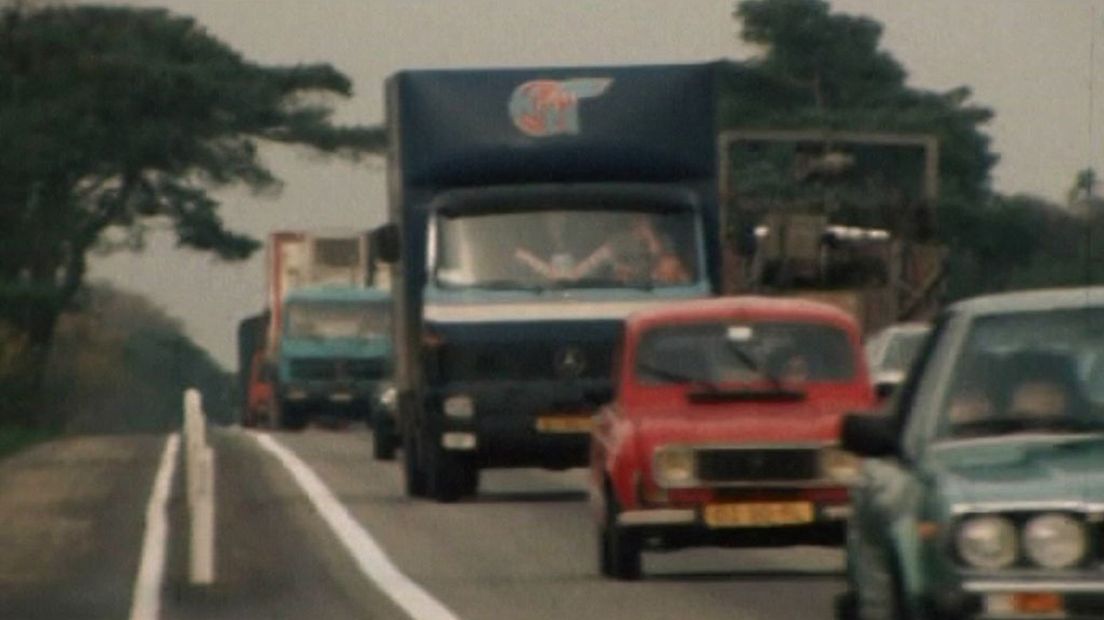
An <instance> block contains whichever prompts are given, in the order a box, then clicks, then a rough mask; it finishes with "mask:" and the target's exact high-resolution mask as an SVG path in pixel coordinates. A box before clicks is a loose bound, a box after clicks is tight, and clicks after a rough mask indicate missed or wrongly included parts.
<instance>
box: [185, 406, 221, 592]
mask: <svg viewBox="0 0 1104 620" xmlns="http://www.w3.org/2000/svg"><path fill="white" fill-rule="evenodd" d="M184 439H185V447H186V450H185V454H184V459H185V469H186V471H187V484H188V513H189V515H190V519H189V520H190V522H191V526H192V527H191V570H190V573H191V582H192V583H193V584H197V585H210V584H212V583H214V581H215V453H214V450H212V449H211V448H210V447H209V446H208V445H207V421H206V416H205V414H204V412H203V398H202V396H201V395H200V393H199V391H198V390H195V389H189V390H188V391H187V392H185V394H184Z"/></svg>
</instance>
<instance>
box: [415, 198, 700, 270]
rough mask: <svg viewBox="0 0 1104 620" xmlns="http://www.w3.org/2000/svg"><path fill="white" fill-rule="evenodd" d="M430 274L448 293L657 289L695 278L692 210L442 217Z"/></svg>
mask: <svg viewBox="0 0 1104 620" xmlns="http://www.w3.org/2000/svg"><path fill="white" fill-rule="evenodd" d="M435 236H436V240H435V244H434V250H435V261H434V262H433V263H432V264H433V273H434V277H435V281H436V283H437V285H438V286H441V287H454V288H481V287H482V288H502V289H512V288H517V289H539V290H543V289H546V288H583V287H592V288H605V287H609V288H617V287H637V288H639V287H645V288H659V287H672V286H686V285H690V284H694V283H696V282H698V281H699V280H700V266H699V264H698V263H699V256H700V234H699V232H698V227H697V225H696V217H695V215H694V213H693V212H692V211H678V212H664V213H655V212H645V211H632V210H624V209H621V210H597V209H595V210H577V209H574V210H540V211H524V212H509V213H489V214H488V213H479V214H447V215H446V214H442V215H441V217H439V218H438V222H437V227H436V230H435Z"/></svg>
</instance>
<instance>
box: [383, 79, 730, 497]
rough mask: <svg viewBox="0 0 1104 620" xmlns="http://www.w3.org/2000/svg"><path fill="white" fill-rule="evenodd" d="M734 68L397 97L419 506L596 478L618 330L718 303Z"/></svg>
mask: <svg viewBox="0 0 1104 620" xmlns="http://www.w3.org/2000/svg"><path fill="white" fill-rule="evenodd" d="M721 67H722V65H721V63H703V64H690V65H662V66H622V67H600V66H595V67H573V68H564V67H561V68H535V69H476V70H417V71H403V72H400V73H397V74H395V75H393V76H392V77H391V78H390V79H389V80H388V82H387V85H386V97H387V101H386V109H387V126H388V131H389V140H390V142H389V144H390V149H389V165H388V174H389V179H388V181H389V222H388V224H386V225H384V226H382V227H380V228H379V229H377V230H376V231H375V243H376V244H377V245H378V247H379V251H380V255H381V258H383V259H384V260H387V261H390V262H391V264H392V272H391V278H392V291H393V300H394V313H393V315H394V334H395V346H396V377H395V381H396V390H397V410H398V411H397V415H398V425H399V430H400V433H401V441H402V449H403V469H404V474H405V485H406V492H407V493H408V494H409V495H412V496H430V497H433V498H435V499H437V500H440V501H453V500H456V499H458V498H460V497H463V496H465V495H470V494H473V493H475V492H476V490H477V488H478V481H479V471H480V469H484V468H495V467H545V468H552V469H560V468H569V467H575V466H582V465H584V464H585V463H586V462H587V458H588V445H589V443H588V442H589V429H590V424H591V421H592V417H593V414H594V412H595V411H596V409H597V408H598V406H600V405H601V404H602V403H603V402H605V400H608V398H609V396H610V390H611V385H612V384H611V376H612V373H613V372H615V371H616V369H614V368H612V367H611V366H612V360H613V351H614V348H615V347H616V346H617V338H618V333H619V327H620V324H621V321H622V319H623V318H624V317H625V316H626V315H627V314H628V313H630V312H633V311H634V310H637V309H642V308H646V307H650V306H654V305H657V304H661V303H664V302H668V301H670V300H675V299H686V298H695V297H706V296H710V295H713V294H715V293H716V292H717V291H718V288H719V281H720V275H721V274H720V271H721V245H720V244H721V239H720V237H721V222H720V209H719V206H718V196H717V165H716V159H717V155H716V154H717V144H716V134H717V131H716V121H715V111H714V107H715V90H716V86H717V80H718V73H719V70H720V69H721Z"/></svg>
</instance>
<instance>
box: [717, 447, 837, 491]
mask: <svg viewBox="0 0 1104 620" xmlns="http://www.w3.org/2000/svg"><path fill="white" fill-rule="evenodd" d="M819 453H820V450H819V449H817V448H749V449H732V448H710V449H702V450H698V452H697V470H698V471H697V474H698V479H699V480H701V481H702V482H722V483H723V482H758V481H764V482H800V481H808V480H816V479H818V478H819V477H820V457H819Z"/></svg>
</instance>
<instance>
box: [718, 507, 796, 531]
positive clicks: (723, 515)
mask: <svg viewBox="0 0 1104 620" xmlns="http://www.w3.org/2000/svg"><path fill="white" fill-rule="evenodd" d="M813 516H814V515H813V504H812V502H744V503H728V504H709V505H707V506H706V507H705V510H704V511H703V513H702V518H703V519H704V520H705V524H706V525H708V526H709V527H763V526H771V525H800V524H802V523H812V521H813Z"/></svg>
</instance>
